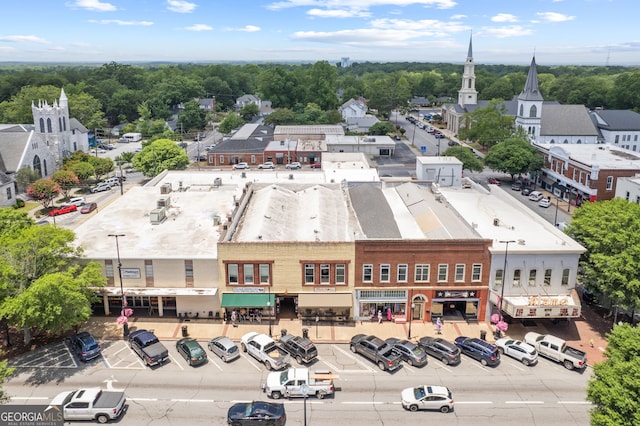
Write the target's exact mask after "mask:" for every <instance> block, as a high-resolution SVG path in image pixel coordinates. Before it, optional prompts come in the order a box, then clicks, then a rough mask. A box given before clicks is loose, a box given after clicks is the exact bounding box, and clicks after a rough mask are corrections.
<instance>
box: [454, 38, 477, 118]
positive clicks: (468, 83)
mask: <svg viewBox="0 0 640 426" xmlns="http://www.w3.org/2000/svg"><path fill="white" fill-rule="evenodd" d="M471 41H472V36H471V35H470V36H469V50H468V52H467V60H466V61H465V63H464V71H463V73H462V87H461V88H460V90H459V91H458V105H460V106H461V107H463V108H464V107H465V106H466V105H476V104H477V103H478V92H477V91H476V73H475V65H474V63H473V50H472V44H471Z"/></svg>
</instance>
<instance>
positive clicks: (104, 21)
mask: <svg viewBox="0 0 640 426" xmlns="http://www.w3.org/2000/svg"><path fill="white" fill-rule="evenodd" d="M89 22H91V23H92V24H103V25H109V24H115V25H122V26H135V27H150V26H151V25H153V22H151V21H123V20H120V19H100V20H97V19H89Z"/></svg>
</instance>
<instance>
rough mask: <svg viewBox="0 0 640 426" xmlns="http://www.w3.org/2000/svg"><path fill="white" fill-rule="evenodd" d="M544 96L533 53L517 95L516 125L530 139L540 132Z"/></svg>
mask: <svg viewBox="0 0 640 426" xmlns="http://www.w3.org/2000/svg"><path fill="white" fill-rule="evenodd" d="M543 102H544V98H543V97H542V93H540V88H539V86H538V67H537V65H536V57H535V55H534V56H533V58H532V59H531V65H530V66H529V73H528V74H527V81H526V82H525V83H524V88H523V89H522V92H520V94H519V95H518V111H517V114H516V125H517V126H519V127H522V128H523V129H524V130H525V131H526V133H527V134H528V135H529V137H530V138H531V139H535V138H536V136H537V135H539V134H540V121H541V118H542V104H543Z"/></svg>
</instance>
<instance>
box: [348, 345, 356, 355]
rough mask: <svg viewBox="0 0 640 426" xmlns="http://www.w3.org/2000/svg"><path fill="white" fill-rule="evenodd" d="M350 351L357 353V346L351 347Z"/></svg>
mask: <svg viewBox="0 0 640 426" xmlns="http://www.w3.org/2000/svg"><path fill="white" fill-rule="evenodd" d="M349 349H351V352H353V353H354V354H355V353H356V352H358V351H356V347H355V346H353V345H352V346H349Z"/></svg>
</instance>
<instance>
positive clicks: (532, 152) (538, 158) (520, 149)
mask: <svg viewBox="0 0 640 426" xmlns="http://www.w3.org/2000/svg"><path fill="white" fill-rule="evenodd" d="M484 164H485V165H486V166H487V167H489V168H490V169H493V170H496V171H499V172H503V173H507V174H510V175H511V178H513V176H515V175H519V174H523V173H531V172H535V171H538V170H540V169H541V168H542V166H543V165H544V160H543V158H542V155H540V153H539V152H538V150H537V149H536V148H534V147H533V146H532V145H531V144H530V143H529V141H528V140H527V139H526V138H525V137H510V138H507V139H505V140H504V141H502V142H500V143H498V144H497V145H495V146H493V148H491V151H489V153H488V154H487V155H486V156H485V157H484Z"/></svg>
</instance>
